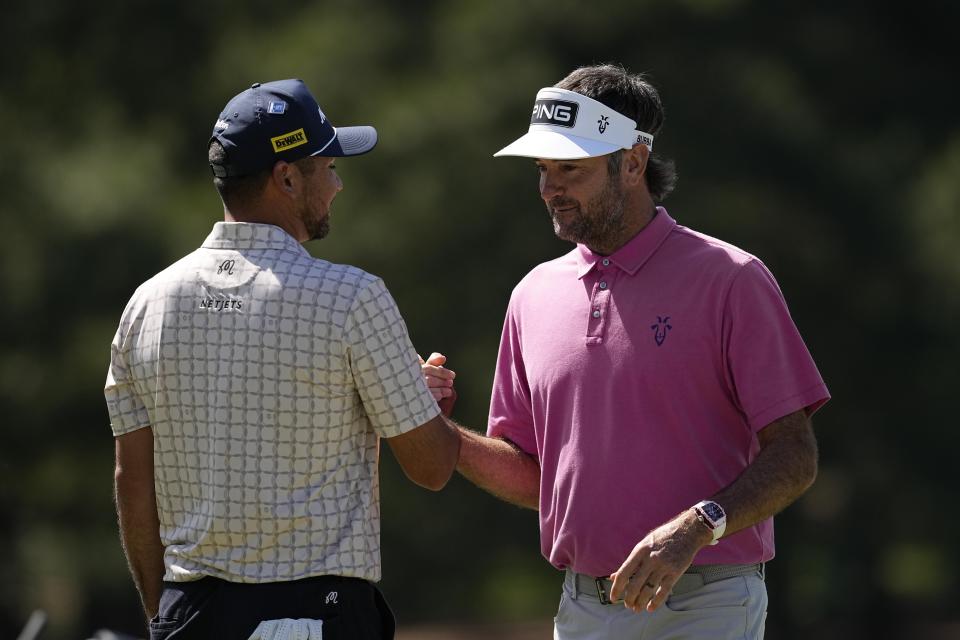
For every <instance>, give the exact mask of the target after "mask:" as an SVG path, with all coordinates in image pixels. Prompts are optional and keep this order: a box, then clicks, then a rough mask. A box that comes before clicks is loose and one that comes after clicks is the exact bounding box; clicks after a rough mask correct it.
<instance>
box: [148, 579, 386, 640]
mask: <svg viewBox="0 0 960 640" xmlns="http://www.w3.org/2000/svg"><path fill="white" fill-rule="evenodd" d="M281 618H293V619H299V618H312V619H314V620H323V638H324V640H341V639H344V638H349V639H350V640H392V639H393V632H394V619H393V613H392V612H391V611H390V607H388V606H387V603H386V600H384V599H383V595H382V594H381V593H380V590H379V589H377V588H376V587H375V586H374V585H373V584H372V583H370V582H367V581H366V580H360V579H357V578H344V577H340V576H320V577H316V578H307V579H304V580H296V581H293V582H268V583H263V584H241V583H237V582H227V581H226V580H220V579H218V578H210V577H207V578H203V579H201V580H197V581H196V582H164V583H163V595H162V596H161V597H160V612H159V613H158V614H157V616H156V617H155V618H154V619H153V620H151V621H150V640H168V639H169V640H193V639H198V640H201V639H202V640H211V639H213V638H216V639H217V640H247V638H249V637H250V634H252V633H253V631H254V629H256V628H257V625H259V624H260V623H261V622H262V621H264V620H278V619H281Z"/></svg>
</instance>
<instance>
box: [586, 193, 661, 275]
mask: <svg viewBox="0 0 960 640" xmlns="http://www.w3.org/2000/svg"><path fill="white" fill-rule="evenodd" d="M676 226H677V222H676V220H674V219H673V218H671V217H670V215H669V214H668V213H667V210H666V209H664V208H663V207H657V213H656V215H655V216H653V219H652V220H651V221H650V222H649V223H648V224H647V226H646V227H644V228H643V229H641V230H640V233H638V234H637V235H635V236H634V237H633V238H631V239H630V241H629V242H627V244H625V245H623V246H622V247H620V248H619V249H617V250H616V251H615V252H614V253H612V254H611V255H609V256H602V255H600V254H599V253H594V252H593V251H591V250H590V249H588V248H587V246H586V245H582V244H578V245H577V252H576V253H577V278H583V277H584V276H585V275H587V274H588V273H590V270H591V269H593V267H594V266H595V265H596V264H597V263H598V262H600V261H601V260H603V259H604V258H608V259H609V260H610V262H612V263H613V264H615V265H617V266H618V267H620V268H621V269H622V270H624V271H626V272H627V273H629V274H630V275H631V276H632V275H633V274H635V273H636V272H637V271H638V270H639V269H640V267H642V266H643V264H644V263H645V262H646V261H647V260H648V259H649V258H650V256H652V255H653V254H654V253H656V251H657V249H658V248H660V245H661V244H663V241H664V240H666V239H667V236H668V235H670V232H671V231H673V230H674V228H676Z"/></svg>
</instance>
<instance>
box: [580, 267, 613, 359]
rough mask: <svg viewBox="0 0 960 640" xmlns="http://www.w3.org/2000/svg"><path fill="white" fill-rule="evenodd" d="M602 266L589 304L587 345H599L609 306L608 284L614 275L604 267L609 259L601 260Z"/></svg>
mask: <svg viewBox="0 0 960 640" xmlns="http://www.w3.org/2000/svg"><path fill="white" fill-rule="evenodd" d="M600 264H601V265H602V266H601V267H600V268H599V269H598V270H597V271H599V276H598V277H599V278H600V282H599V283H598V284H597V285H596V288H595V289H594V290H593V296H592V297H591V300H590V302H591V304H590V317H589V319H588V320H587V337H586V341H587V344H601V343H602V342H603V334H604V330H605V328H606V327H605V325H606V322H605V320H606V318H605V316H606V311H607V307H608V306H609V304H610V283H611V282H612V278H613V276H614V275H615V274H613V273H612V272H610V270H609V269H606V268H605V267H609V266H610V259H609V258H603V259H602V260H601V261H600Z"/></svg>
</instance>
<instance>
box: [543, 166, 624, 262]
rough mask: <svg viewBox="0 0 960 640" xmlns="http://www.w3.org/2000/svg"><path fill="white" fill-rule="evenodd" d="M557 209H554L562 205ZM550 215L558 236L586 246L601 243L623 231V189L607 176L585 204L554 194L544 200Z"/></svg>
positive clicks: (605, 243) (599, 245)
mask: <svg viewBox="0 0 960 640" xmlns="http://www.w3.org/2000/svg"><path fill="white" fill-rule="evenodd" d="M568 207H569V209H567V210H566V211H563V212H559V211H558V209H566V208H568ZM547 211H548V212H549V213H550V217H551V218H552V219H553V231H554V233H556V234H557V237H558V238H560V239H561V240H568V241H570V242H576V243H578V244H584V245H587V246H588V247H603V246H607V245H609V244H610V242H611V241H614V240H616V238H617V237H618V236H619V235H620V234H621V233H622V232H623V230H624V228H625V226H626V225H625V224H624V219H623V218H624V202H623V189H622V187H621V186H620V184H619V182H617V181H616V180H613V179H609V178H608V179H607V184H606V185H605V186H604V188H603V191H601V192H600V193H598V194H597V195H596V196H594V197H593V198H591V199H590V200H589V201H588V202H587V205H586V207H583V206H582V205H581V204H580V202H578V201H577V200H573V199H570V198H559V197H558V198H554V199H553V200H551V201H550V202H549V203H547Z"/></svg>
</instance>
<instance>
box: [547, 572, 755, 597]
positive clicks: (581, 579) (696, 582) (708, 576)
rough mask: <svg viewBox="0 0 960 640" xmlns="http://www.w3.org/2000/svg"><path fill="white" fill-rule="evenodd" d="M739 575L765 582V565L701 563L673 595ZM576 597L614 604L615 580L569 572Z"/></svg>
mask: <svg viewBox="0 0 960 640" xmlns="http://www.w3.org/2000/svg"><path fill="white" fill-rule="evenodd" d="M738 576H757V577H759V578H760V579H761V580H762V579H763V578H764V565H763V563H762V562H760V563H757V564H700V565H694V566H692V567H690V568H689V569H687V570H686V572H685V573H684V574H683V575H682V576H680V579H679V580H677V582H676V584H674V585H673V589H671V591H670V593H672V594H673V595H677V596H679V595H683V594H684V593H690V592H691V591H696V590H697V589H699V588H700V587H702V586H704V585H707V584H710V583H711V582H717V581H719V580H726V579H727V578H736V577H738ZM564 581H565V582H566V583H567V584H568V585H569V586H570V590H571V592H572V593H573V594H574V599H576V597H577V596H580V595H584V596H587V597H589V598H593V599H596V600H599V601H600V604H612V603H613V601H612V600H610V589H611V587H613V580H611V579H610V578H595V577H593V576H588V575H586V574H584V573H576V572H574V571H572V570H570V569H567V575H566V577H565V580H564Z"/></svg>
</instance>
